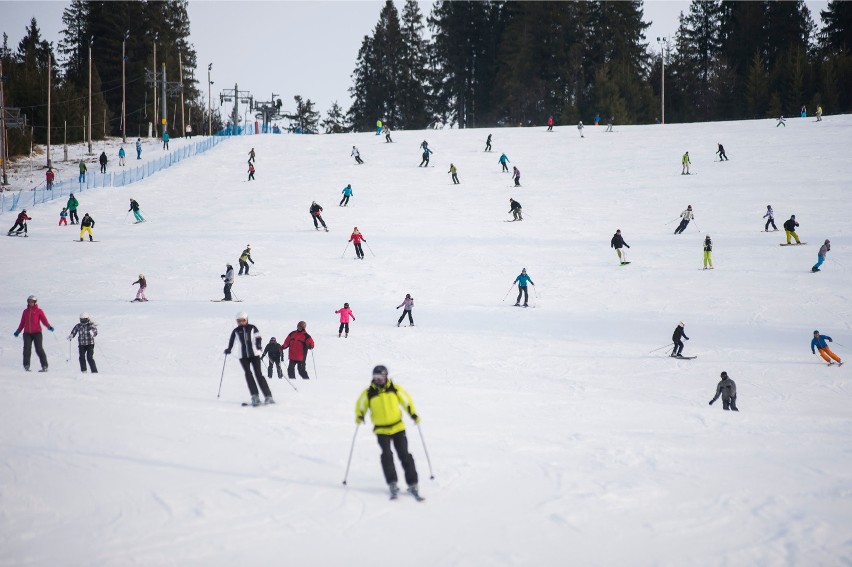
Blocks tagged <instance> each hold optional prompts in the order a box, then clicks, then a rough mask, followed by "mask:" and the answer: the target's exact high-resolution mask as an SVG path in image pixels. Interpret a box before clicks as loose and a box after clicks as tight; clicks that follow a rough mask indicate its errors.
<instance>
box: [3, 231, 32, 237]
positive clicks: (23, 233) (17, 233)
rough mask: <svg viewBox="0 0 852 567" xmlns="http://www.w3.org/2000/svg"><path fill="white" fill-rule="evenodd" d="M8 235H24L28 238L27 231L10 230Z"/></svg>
mask: <svg viewBox="0 0 852 567" xmlns="http://www.w3.org/2000/svg"><path fill="white" fill-rule="evenodd" d="M6 236H23V237H24V238H28V236H27V233H26V232H10V233H8V234H7V235H6Z"/></svg>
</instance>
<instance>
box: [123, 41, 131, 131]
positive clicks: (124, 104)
mask: <svg viewBox="0 0 852 567" xmlns="http://www.w3.org/2000/svg"><path fill="white" fill-rule="evenodd" d="M128 37H130V30H127V31H126V32H124V39H123V40H122V42H121V142H122V143H123V144H126V143H127V99H126V97H125V87H126V85H125V81H124V66H125V63H126V62H127V55H125V44H126V43H127V38H128Z"/></svg>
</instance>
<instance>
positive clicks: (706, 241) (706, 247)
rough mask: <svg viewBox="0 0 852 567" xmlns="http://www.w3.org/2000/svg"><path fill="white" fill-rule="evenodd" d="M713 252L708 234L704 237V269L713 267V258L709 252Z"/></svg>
mask: <svg viewBox="0 0 852 567" xmlns="http://www.w3.org/2000/svg"><path fill="white" fill-rule="evenodd" d="M712 253H713V242H711V241H710V235H709V234H708V235H707V236H705V237H704V269H705V270H706V269H708V266H709V269H711V270H712V269H713V258H711V257H710V256H711V254H712Z"/></svg>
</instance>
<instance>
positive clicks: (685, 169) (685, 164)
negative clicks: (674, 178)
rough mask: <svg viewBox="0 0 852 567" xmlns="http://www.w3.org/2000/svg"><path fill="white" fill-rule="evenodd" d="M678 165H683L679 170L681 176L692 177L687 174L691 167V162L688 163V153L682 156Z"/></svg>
mask: <svg viewBox="0 0 852 567" xmlns="http://www.w3.org/2000/svg"><path fill="white" fill-rule="evenodd" d="M680 163H681V164H683V167H682V168H681V170H680V174H681V175H692V174H691V173H689V166H690V165H692V162H691V161H689V152H686V153H685V154H683V157H682V158H681V160H680Z"/></svg>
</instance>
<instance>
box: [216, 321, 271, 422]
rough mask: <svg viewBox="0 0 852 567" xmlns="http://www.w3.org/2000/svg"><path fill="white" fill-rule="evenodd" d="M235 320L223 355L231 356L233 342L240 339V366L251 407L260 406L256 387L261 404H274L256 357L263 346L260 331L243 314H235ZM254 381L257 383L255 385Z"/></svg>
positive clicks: (258, 358)
mask: <svg viewBox="0 0 852 567" xmlns="http://www.w3.org/2000/svg"><path fill="white" fill-rule="evenodd" d="M236 319H237V327H236V328H235V329H234V330H233V331H231V339H230V340H229V341H228V348H226V349H225V355H229V354H231V349H232V348H234V340H235V339H240V345H239V346H240V364H241V365H242V367H243V371H244V372H245V374H246V384H247V385H248V389H249V393H250V394H251V405H252V406H259V405H260V396H259V395H258V391H257V390H258V386H260V391H261V392H263V396H264V400H263V403H264V404H274V403H275V400H273V399H272V392H271V391H270V390H269V384H267V383H266V378H264V377H263V372H261V370H260V357H259V356H258V355H257V353H258V351H260V349H261V345H262V344H263V339H262V338H261V336H260V331H259V330H258V329H257V327H255V326H254V325H250V324H249V322H248V315H247V314H246V313H245V312H243V311H241V312H239V313H237V315H236ZM252 370H254V377H252V375H251V373H252ZM255 381H257V384H255Z"/></svg>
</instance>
